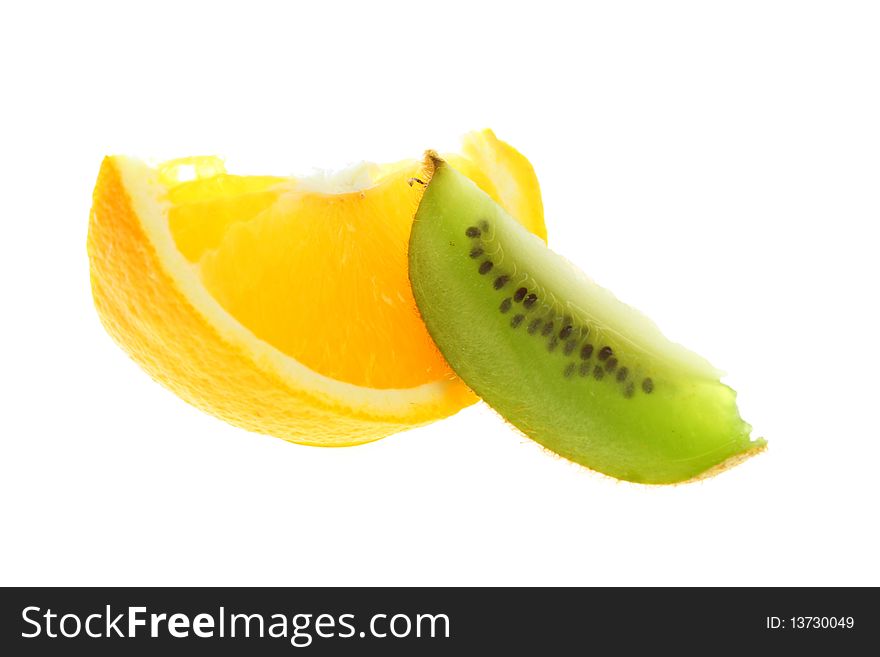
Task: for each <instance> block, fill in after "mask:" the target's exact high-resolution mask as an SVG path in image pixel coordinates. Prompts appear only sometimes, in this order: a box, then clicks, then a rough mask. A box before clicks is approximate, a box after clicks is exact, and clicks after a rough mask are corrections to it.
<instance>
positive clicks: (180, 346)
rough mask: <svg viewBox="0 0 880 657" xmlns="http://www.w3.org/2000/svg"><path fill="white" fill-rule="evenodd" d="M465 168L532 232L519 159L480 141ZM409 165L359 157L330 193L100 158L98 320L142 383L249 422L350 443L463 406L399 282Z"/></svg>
mask: <svg viewBox="0 0 880 657" xmlns="http://www.w3.org/2000/svg"><path fill="white" fill-rule="evenodd" d="M469 151H470V154H469ZM460 162H461V164H462V167H463V168H465V167H469V170H470V173H471V174H472V175H473V177H474V179H475V182H477V183H478V184H479V185H480V186H482V187H483V188H484V189H485V190H486V191H487V192H488V193H490V194H492V195H493V196H495V197H496V199H497V200H498V201H499V202H501V203H502V204H507V205H505V207H507V208H508V210H509V211H510V212H511V213H512V214H514V215H515V216H519V217H521V220H522V221H523V223H524V224H525V225H526V226H527V227H529V228H530V229H531V230H532V231H533V232H535V233H537V234H539V235H541V236H542V237H543V236H544V235H545V233H544V224H543V211H542V209H541V205H540V192H539V191H538V188H537V183H536V180H535V178H534V172H533V171H532V169H531V166H530V165H529V164H528V162H527V160H525V158H523V157H522V156H521V155H520V154H519V153H517V152H516V151H514V150H513V149H512V148H511V147H509V146H508V145H506V144H504V143H503V142H500V141H499V140H497V138H495V136H494V135H493V134H492V133H491V132H490V131H484V132H482V133H473V134H472V135H470V136H468V137H467V138H466V140H465V149H464V152H463V155H462V156H461V160H460ZM420 166H421V165H420V164H419V163H418V162H416V161H407V162H402V163H396V164H393V165H386V166H378V165H363V166H362V167H359V168H355V169H354V170H352V171H349V172H348V177H347V178H345V177H344V179H343V181H342V183H343V184H340V183H339V181H338V180H336V181H333V180H331V181H330V182H327V181H323V182H322V181H317V182H316V181H315V180H304V179H300V180H297V179H289V178H279V177H272V176H235V175H231V174H228V173H226V171H225V169H224V166H223V162H222V161H221V160H219V159H218V158H210V157H207V158H204V157H203V158H186V159H182V160H175V161H172V162H168V163H164V164H162V165H159V166H158V167H156V168H150V167H147V166H146V165H144V164H143V163H142V162H139V161H137V160H133V159H131V158H124V157H112V158H107V159H106V160H105V162H104V165H103V166H102V169H101V174H100V176H99V179H98V183H97V186H96V189H95V196H94V206H93V211H92V218H91V222H90V229H89V255H90V260H91V269H92V287H93V292H94V297H95V302H96V306H97V308H98V311H99V314H100V316H101V319H102V321H103V322H104V325H105V326H106V327H107V329H108V331H109V332H110V333H111V335H112V336H113V337H114V338H115V339H116V340H117V342H119V343H120V344H121V345H122V346H123V348H124V349H125V350H126V351H128V353H129V354H130V355H131V356H132V357H133V358H134V359H135V360H136V361H137V362H138V363H140V364H141V366H142V367H144V369H146V370H147V371H148V372H149V373H150V374H151V375H152V376H153V377H154V378H155V379H157V380H158V381H160V382H161V383H163V384H164V385H166V386H167V387H169V388H171V389H172V390H174V391H175V392H176V393H177V394H179V395H180V396H181V397H183V398H184V399H186V400H187V401H189V402H190V403H192V404H194V405H196V406H198V407H200V408H202V409H204V410H206V411H208V412H210V413H213V414H214V415H217V416H219V417H221V418H223V419H225V420H227V421H229V422H231V423H233V424H236V425H238V426H241V427H244V428H247V429H250V430H254V431H258V432H262V433H268V434H272V435H276V436H280V437H283V438H286V439H289V440H293V441H296V442H303V443H310V444H319V445H346V444H357V443H361V442H367V441H369V440H374V439H376V438H379V437H382V436H384V435H387V434H389V433H392V432H394V431H398V430H401V429H404V428H408V427H411V426H417V425H419V424H423V423H425V422H430V421H432V420H435V419H438V418H440V417H444V416H447V415H450V414H452V413H454V412H456V411H457V410H459V409H460V408H462V407H463V406H465V405H467V404H469V403H472V402H473V401H474V399H475V398H474V396H473V394H472V393H471V392H470V391H469V390H468V389H467V388H466V387H465V386H464V385H463V384H462V383H461V382H460V381H459V380H458V379H457V378H455V377H454V376H453V375H452V373H451V372H450V370H449V368H448V366H447V365H446V363H445V361H444V360H443V359H442V357H441V356H440V354H439V352H438V351H437V349H436V347H435V345H434V344H433V342H432V341H431V340H430V338H429V336H428V334H427V332H426V330H425V328H424V325H423V324H422V322H421V319H420V317H419V315H418V313H417V310H416V308H415V303H414V301H413V298H412V293H411V291H410V288H409V282H408V277H407V269H406V267H407V258H406V244H407V241H408V237H409V230H410V227H411V224H412V217H413V214H414V212H415V209H416V207H417V205H418V202H419V199H420V197H421V193H422V188H421V186H420V185H419V184H413V185H411V184H410V182H411V180H410V179H411V178H413V177H418V173H419V171H420ZM517 180H520V181H521V182H520V183H517V182H516V181H517ZM511 181H513V182H511ZM518 184H523V185H524V190H525V191H519V190H518V189H516V187H517V185H518Z"/></svg>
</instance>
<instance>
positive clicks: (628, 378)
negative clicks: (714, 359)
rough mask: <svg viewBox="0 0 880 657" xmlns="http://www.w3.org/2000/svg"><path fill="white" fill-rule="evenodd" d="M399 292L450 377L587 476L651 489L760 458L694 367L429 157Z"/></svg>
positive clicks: (720, 388)
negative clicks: (409, 291) (408, 287)
mask: <svg viewBox="0 0 880 657" xmlns="http://www.w3.org/2000/svg"><path fill="white" fill-rule="evenodd" d="M426 173H427V178H428V182H427V187H426V189H425V193H424V196H423V197H422V200H421V203H420V205H419V209H418V212H417V213H416V217H415V222H414V223H413V228H412V234H411V236H410V244H409V265H410V270H409V271H410V281H411V283H412V288H413V293H414V295H415V299H416V303H417V304H418V308H419V311H420V312H421V314H422V317H423V319H424V321H425V324H426V325H427V327H428V331H429V332H430V334H431V336H432V337H433V339H434V341H435V342H436V343H437V345H438V347H439V348H440V351H441V352H442V353H443V355H444V356H445V358H446V360H447V361H449V364H450V365H451V366H452V369H453V370H455V372H456V373H457V374H458V375H459V376H460V377H461V378H462V379H463V380H464V381H465V383H467V384H468V385H469V386H470V387H471V388H472V389H473V390H474V392H476V393H477V394H478V395H480V396H481V397H482V398H483V399H484V400H485V401H486V402H487V403H488V404H489V405H490V406H492V408H494V409H495V410H496V411H498V412H499V413H500V414H501V415H502V416H503V417H504V418H505V419H506V420H508V421H509V422H510V423H511V424H513V425H514V426H516V427H518V428H519V429H520V430H521V431H523V432H524V433H525V434H526V435H527V436H529V437H530V438H532V439H534V440H536V441H537V442H539V443H540V444H542V445H543V446H545V447H547V448H548V449H551V450H553V451H554V452H556V453H558V454H560V455H562V456H564V457H565V458H567V459H570V460H572V461H574V462H576V463H580V464H582V465H584V466H587V467H588V468H591V469H593V470H597V471H599V472H603V473H605V474H607V475H611V476H612V477H617V478H619V479H625V480H628V481H635V482H642V483H651V484H664V483H675V482H681V481H686V480H689V479H695V478H700V477H702V476H706V475H709V474H714V473H715V472H718V471H721V470H723V469H726V468H727V467H730V466H731V465H733V464H735V463H738V462H739V461H741V460H743V459H745V458H746V457H747V456H750V455H751V454H754V453H756V452H758V451H760V450H761V449H762V448H763V447H764V445H765V441H764V440H763V439H758V440H751V439H750V437H749V434H750V431H751V427H750V426H749V425H748V424H746V423H745V422H744V421H743V420H742V418H741V417H740V415H739V411H738V410H737V407H736V393H735V392H734V391H733V390H732V389H731V388H729V387H728V386H726V385H724V384H723V383H721V381H720V376H721V374H720V372H719V371H718V370H716V369H715V368H714V367H712V365H710V364H709V363H708V362H707V361H706V360H704V359H703V358H701V357H700V356H698V355H696V354H694V353H693V352H691V351H688V350H687V349H685V348H684V347H682V346H680V345H678V344H675V343H673V342H670V341H669V340H668V339H666V338H665V337H664V336H663V334H662V333H661V332H660V330H659V329H658V328H657V326H656V325H655V324H654V323H653V322H652V321H651V320H649V319H648V318H647V317H645V316H644V315H642V314H641V313H639V312H638V311H637V310H635V309H633V308H631V307H630V306H627V305H625V304H624V303H622V302H620V301H618V300H617V298H616V297H614V296H613V295H612V294H611V293H610V292H608V291H607V290H605V289H603V288H601V287H599V286H598V285H596V284H595V283H594V282H593V281H592V280H590V279H589V278H588V277H587V276H586V275H584V274H583V273H582V272H580V271H579V270H577V269H576V268H575V267H573V266H572V265H571V264H570V263H569V262H568V261H567V260H565V259H564V258H562V257H561V256H559V255H557V254H555V253H553V252H552V251H550V250H549V249H548V248H547V247H546V246H545V244H544V243H543V242H542V241H541V240H540V239H539V238H537V237H535V236H534V235H532V234H531V233H529V232H528V231H527V230H526V229H524V228H523V227H522V226H521V225H520V224H519V222H517V221H516V220H515V219H513V218H512V217H511V216H510V215H508V214H507V213H506V212H505V211H504V210H503V209H502V208H501V207H500V206H499V205H497V204H496V203H495V202H494V201H493V200H492V199H491V198H490V197H489V196H488V195H486V194H485V193H484V192H483V191H481V190H480V189H479V188H478V187H477V186H476V185H475V184H474V183H472V182H471V181H470V180H469V179H468V178H466V177H465V176H464V175H462V174H461V173H459V172H458V171H456V170H455V169H453V168H452V167H450V166H449V165H448V164H447V163H446V162H444V161H443V160H442V159H440V158H439V157H438V156H437V155H436V154H435V153H433V152H429V153H428V156H427V158H426Z"/></svg>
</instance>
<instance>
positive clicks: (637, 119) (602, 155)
mask: <svg viewBox="0 0 880 657" xmlns="http://www.w3.org/2000/svg"><path fill="white" fill-rule="evenodd" d="M878 35H880V16H878V9H877V5H876V4H875V3H869V2H865V3H857V2H825V3H819V2H806V1H804V2H768V1H766V0H764V1H760V2H742V1H741V2H729V3H706V2H672V3H669V2H667V3H654V2H646V3H630V2H615V3H589V4H588V3H574V2H549V1H547V0H543V1H542V2H539V3H535V2H529V3H523V4H518V3H514V2H504V3H500V4H495V3H487V2H476V1H471V2H465V3H457V2H451V1H449V0H443V1H442V2H439V1H438V2H413V1H411V0H409V1H407V2H399V3H391V2H384V3H383V2H359V3H351V4H339V3H334V2H309V3H306V2H302V3H293V2H284V3H280V2H279V3H262V2H254V1H252V0H248V1H247V2H239V3H236V4H234V5H226V4H223V3H218V2H209V3H194V2H186V3H184V2H173V3H168V4H166V3H161V2H150V3H144V4H143V5H142V6H141V7H140V8H137V6H136V5H133V4H131V3H118V2H113V3H106V4H96V3H88V2H69V3H58V4H57V5H47V4H45V3H38V2H33V3H6V4H4V5H3V9H2V10H0V62H2V64H0V66H2V82H0V84H2V90H3V92H2V96H3V101H2V105H0V115H2V121H0V134H2V148H0V179H2V181H3V195H2V201H3V203H4V208H3V211H2V214H3V220H2V226H3V233H2V240H0V253H2V257H0V268H2V272H0V273H2V278H0V281H2V285H3V290H2V306H0V307H2V314H3V319H2V324H0V331H2V341H0V345H2V362H0V370H2V386H3V391H2V401H3V412H2V456H0V468H2V476H0V505H2V509H0V528H2V529H0V532H2V539H0V553H2V554H0V583H2V584H118V585H123V584H124V585H135V584H141V585H152V584H156V585H158V584H193V585H194V584H212V585H221V584H233V585H237V584H254V585H275V584H277V585H305V584H311V585H331V584H404V585H428V584H479V585H483V584H503V585H507V584H559V585H568V584H579V585H582V584H609V585H624V584H733V585H738V584H770V585H781V584H797V585H800V584H804V585H806V584H822V585H824V584H849V585H854V584H873V585H878V584H880V569H878V559H877V554H878V550H880V545H878V530H877V524H878V522H877V515H878V514H877V503H878V498H880V487H878V482H877V472H878V457H880V431H878V424H877V409H878V396H880V385H878V384H880V372H878V366H880V358H878V355H880V354H878V352H880V348H878V344H880V339H878V328H880V326H878V321H877V303H878V299H877V297H878V294H877V288H878V280H880V276H878V265H877V252H878V239H877V223H878V220H880V84H878V83H880V37H878ZM486 126H489V127H492V128H494V129H495V131H496V132H497V134H498V135H499V136H500V137H501V138H502V139H505V140H507V141H509V142H510V143H512V144H514V145H515V146H516V147H517V148H518V149H520V150H521V151H522V152H524V153H525V154H526V155H527V156H528V157H529V158H530V159H531V161H532V162H533V163H534V165H535V167H536V170H537V172H538V175H539V177H540V180H541V183H542V187H543V193H544V201H545V205H546V215H547V226H548V229H549V233H550V243H551V246H553V247H555V248H557V249H558V250H559V251H561V252H562V253H564V254H565V255H566V256H568V257H569V258H570V259H572V260H574V261H575V262H576V263H578V264H579V265H580V266H582V267H583V268H584V269H585V270H586V271H587V272H588V273H589V274H590V275H591V276H592V277H593V278H595V279H596V280H598V281H599V282H600V283H601V284H603V285H605V286H607V287H609V288H610V289H612V290H613V291H614V292H615V293H616V294H617V295H618V296H619V297H620V298H622V299H624V300H626V301H628V302H630V303H632V304H633V305H635V306H636V307H638V308H640V309H642V310H643V311H645V312H646V313H647V314H648V315H649V316H651V317H653V318H654V319H655V320H656V321H657V322H658V323H659V324H660V326H661V327H662V328H663V329H664V330H665V332H666V333H667V334H668V335H669V336H670V337H672V338H673V339H675V340H677V341H680V342H682V343H684V344H686V345H688V346H689V347H691V348H693V349H694V350H696V351H697V352H699V353H701V354H703V355H705V356H707V357H708V358H709V359H710V360H711V361H713V362H714V363H715V364H716V365H718V366H720V367H722V368H724V369H725V370H727V371H728V372H729V373H730V374H729V378H728V379H727V380H728V382H729V383H730V384H731V385H733V386H734V387H735V388H737V389H738V390H739V392H740V404H741V410H742V413H743V415H744V417H745V418H746V419H747V420H749V421H750V422H751V423H752V424H753V425H754V427H755V435H762V436H765V437H767V438H768V439H769V441H770V449H769V451H768V452H767V453H766V454H764V455H763V456H760V457H759V458H756V459H753V460H752V461H750V462H748V463H746V464H744V465H742V466H741V467H738V468H736V469H734V470H732V471H730V472H728V473H726V474H724V475H722V476H720V477H718V478H716V479H714V480H711V481H708V482H705V483H701V484H694V485H684V486H678V487H668V488H649V487H641V486H636V485H632V484H624V483H619V482H616V481H613V480H611V479H608V478H605V477H602V476H599V475H596V474H593V473H590V472H588V471H586V470H583V469H581V468H579V467H577V466H574V465H572V464H570V463H568V462H565V461H563V460H561V459H559V458H558V457H555V456H553V455H551V454H548V453H546V452H544V451H543V450H542V449H541V448H539V447H538V446H536V445H535V444H534V443H531V442H530V441H528V440H527V439H526V438H524V437H522V436H520V435H518V434H517V433H515V432H514V431H513V430H512V429H511V428H509V427H508V426H506V425H505V424H504V422H503V421H501V420H500V418H499V417H497V416H496V415H495V414H494V413H493V412H492V411H490V410H489V409H488V408H486V407H485V406H483V405H480V406H476V407H473V408H470V409H468V410H466V411H464V412H462V413H460V414H459V415H457V416H456V417H454V418H452V419H450V420H448V421H445V422H441V423H437V424H434V425H432V426H430V427H427V428H424V429H420V430H417V431H411V432H408V433H404V434H398V435H396V436H393V437H390V438H388V439H385V440H382V441H380V442H378V443H375V444H371V445H367V446H364V447H357V448H348V449H335V450H327V449H319V448H310V447H302V446H297V445H291V444H287V443H285V442H283V441H281V440H276V439H271V438H267V437H263V436H258V435H251V434H248V433H247V432H244V431H242V430H239V429H236V428H233V427H231V426H228V425H226V424H224V423H223V422H221V421H220V420H217V419H215V418H213V417H210V416H208V415H205V414H202V413H201V412H199V411H197V410H195V409H193V408H191V407H190V406H188V405H187V404H185V403H184V402H182V401H181V400H179V399H178V398H177V397H175V396H174V395H172V394H171V393H170V392H167V391H166V390H165V389H163V388H161V387H160V386H159V385H157V384H155V383H153V382H152V381H151V380H150V378H149V377H148V376H147V375H146V374H144V373H143V372H142V371H141V370H140V369H139V368H138V367H137V366H136V365H135V364H134V363H133V362H131V361H130V360H129V359H128V358H127V356H126V355H125V354H124V353H123V352H122V351H121V350H120V349H118V348H117V347H116V346H115V344H114V343H113V342H112V341H111V340H110V338H109V337H108V336H107V335H106V334H105V332H104V331H103V329H102V327H101V325H100V323H99V321H98V318H97V315H96V313H95V312H94V310H93V307H92V303H91V297H90V292H89V281H88V262H87V258H86V252H85V240H86V230H87V220H88V211H89V204H90V195H91V191H92V187H93V185H94V181H95V177H96V175H97V172H98V167H99V165H100V162H101V157H102V156H103V155H104V154H105V153H117V152H121V153H130V154H136V155H142V156H148V157H156V158H166V157H173V156H182V155H190V154H212V153H216V154H221V155H225V156H226V157H227V160H228V162H229V164H230V166H231V167H233V168H237V169H238V170H239V171H243V172H248V173H282V174H286V173H289V172H295V171H299V172H301V171H308V170H309V169H310V168H311V167H313V166H331V167H338V166H342V165H344V164H346V163H348V162H350V161H355V160H360V159H372V160H380V161H381V160H391V159H397V158H400V157H407V156H412V157H418V156H419V155H420V153H421V151H422V150H423V149H424V148H426V147H440V148H443V147H448V146H449V145H454V144H455V140H456V139H457V137H458V135H460V134H462V133H464V132H466V131H468V130H470V129H474V128H482V127H486Z"/></svg>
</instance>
